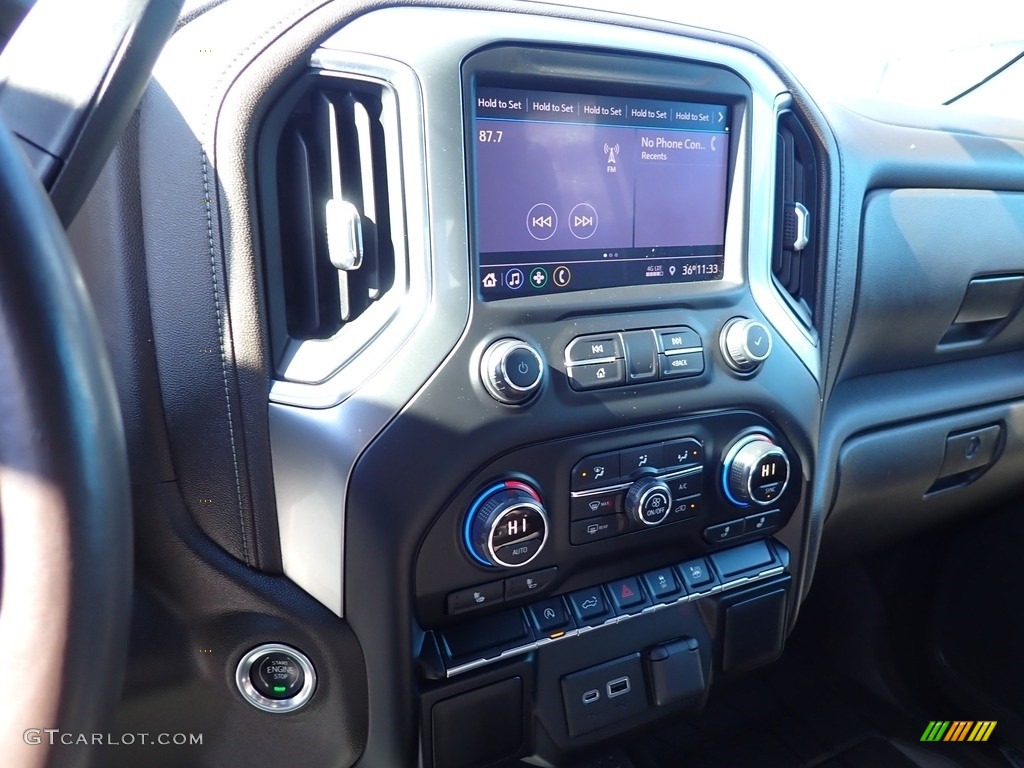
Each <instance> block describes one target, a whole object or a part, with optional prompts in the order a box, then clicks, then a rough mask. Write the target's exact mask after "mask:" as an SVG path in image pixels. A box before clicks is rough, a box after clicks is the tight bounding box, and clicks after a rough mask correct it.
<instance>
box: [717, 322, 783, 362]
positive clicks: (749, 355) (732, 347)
mask: <svg viewBox="0 0 1024 768" xmlns="http://www.w3.org/2000/svg"><path fill="white" fill-rule="evenodd" d="M771 352H772V335H771V333H769V331H768V329H767V328H766V327H765V325H764V323H760V322H758V321H757V320H750V319H748V318H745V317H736V318H733V319H732V320H730V321H729V322H728V323H726V325H725V328H723V329H722V355H723V356H724V357H725V362H726V363H728V364H729V367H730V368H732V369H733V370H735V371H737V372H739V373H753V372H754V371H756V370H757V369H758V368H759V367H760V366H761V364H762V363H763V362H764V361H765V360H767V359H768V355H770V354H771Z"/></svg>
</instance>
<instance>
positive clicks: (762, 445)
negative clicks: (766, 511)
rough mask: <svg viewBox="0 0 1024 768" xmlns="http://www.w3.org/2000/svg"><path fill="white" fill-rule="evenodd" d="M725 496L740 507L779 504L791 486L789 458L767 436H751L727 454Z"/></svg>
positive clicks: (724, 465) (724, 475) (724, 463)
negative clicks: (752, 504) (783, 494)
mask: <svg viewBox="0 0 1024 768" xmlns="http://www.w3.org/2000/svg"><path fill="white" fill-rule="evenodd" d="M722 479H723V483H724V486H725V495H726V496H727V497H728V498H729V500H730V501H732V502H733V503H734V504H736V505H737V506H741V507H746V506H749V505H750V504H751V503H754V504H759V505H761V506H767V505H769V504H773V503H775V502H776V501H777V500H778V499H779V497H780V496H782V493H783V492H784V491H785V490H786V486H787V485H789V458H788V457H787V456H786V452H785V451H784V450H782V448H780V447H779V446H778V445H776V444H775V443H773V442H772V441H771V439H770V438H768V437H767V436H765V435H750V436H749V437H746V438H744V439H743V440H740V441H739V442H738V443H736V444H735V445H734V446H733V447H732V449H731V450H730V451H729V452H728V453H727V454H726V457H725V461H724V462H723V472H722Z"/></svg>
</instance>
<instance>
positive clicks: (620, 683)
mask: <svg viewBox="0 0 1024 768" xmlns="http://www.w3.org/2000/svg"><path fill="white" fill-rule="evenodd" d="M605 689H606V690H607V691H608V698H609V699H614V698H615V697H616V696H622V695H623V694H626V693H629V678H628V677H617V678H615V679H614V680H609V681H608V684H607V685H606V686H605Z"/></svg>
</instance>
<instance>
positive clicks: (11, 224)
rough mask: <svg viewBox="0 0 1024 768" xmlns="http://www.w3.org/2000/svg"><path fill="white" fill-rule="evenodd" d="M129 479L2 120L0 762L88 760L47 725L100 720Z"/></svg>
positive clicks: (36, 187)
mask: <svg viewBox="0 0 1024 768" xmlns="http://www.w3.org/2000/svg"><path fill="white" fill-rule="evenodd" d="M128 482H129V481H128V464H127V456H126V451H125V443H124V432H123V428H122V424H121V415H120V410H119V407H118V401H117V395H116V391H115V388H114V380H113V376H112V374H111V371H110V366H109V362H108V360H107V355H106V350H105V348H104V346H103V341H102V338H101V335H100V331H99V327H98V324H97V321H96V318H95V316H94V314H93V311H92V307H91V304H90V302H89V298H88V295H87V293H86V290H85V286H84V283H83V281H82V278H81V275H80V273H79V270H78V266H77V264H76V262H75V259H74V257H73V255H72V253H71V249H70V246H69V244H68V241H67V238H66V236H65V234H64V231H63V228H62V227H61V225H60V222H59V221H58V219H57V216H56V214H55V213H54V210H53V208H52V206H51V205H50V202H49V199H48V197H47V195H46V192H45V190H44V189H43V187H42V185H41V184H40V183H39V181H38V180H37V178H36V177H35V175H34V173H33V171H32V170H31V168H30V167H29V165H28V162H27V160H26V159H25V157H24V155H23V154H22V152H21V150H20V149H19V148H18V147H17V145H16V144H15V140H14V138H13V136H12V135H11V134H10V132H9V131H8V130H7V128H6V127H5V126H3V125H0V555H2V581H0V585H2V592H0V658H2V659H4V660H5V663H6V666H7V668H8V669H9V670H11V669H16V670H17V677H16V679H17V686H16V691H17V693H16V694H14V695H10V694H9V698H8V700H7V702H6V703H5V704H4V706H2V707H0V765H10V766H19V767H25V768H29V767H34V766H43V765H45V766H62V767H64V768H70V767H71V766H76V767H77V766H86V765H88V764H89V763H90V757H91V750H90V749H89V747H87V746H82V744H81V742H79V743H78V744H77V745H72V746H61V742H62V740H64V741H66V740H67V738H68V737H64V736H62V735H61V734H70V735H71V736H75V737H77V736H78V735H79V734H88V735H91V734H93V733H104V732H105V730H104V729H106V728H109V726H110V723H111V722H112V715H113V712H114V709H115V706H116V703H117V700H118V698H119V696H120V693H121V682H122V676H123V665H124V658H125V655H126V648H127V638H128V627H129V609H130V600H131V578H132V534H131V501H130V493H129V484H128ZM46 729H59V733H58V734H53V735H51V734H50V733H47V732H46ZM51 742H53V743H52V744H51Z"/></svg>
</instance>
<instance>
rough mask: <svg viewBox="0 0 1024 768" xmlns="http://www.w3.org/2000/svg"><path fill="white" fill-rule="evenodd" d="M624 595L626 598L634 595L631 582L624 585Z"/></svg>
mask: <svg viewBox="0 0 1024 768" xmlns="http://www.w3.org/2000/svg"><path fill="white" fill-rule="evenodd" d="M622 596H623V597H624V598H625V597H632V596H633V590H632V589H630V588H629V584H623V585H622Z"/></svg>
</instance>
